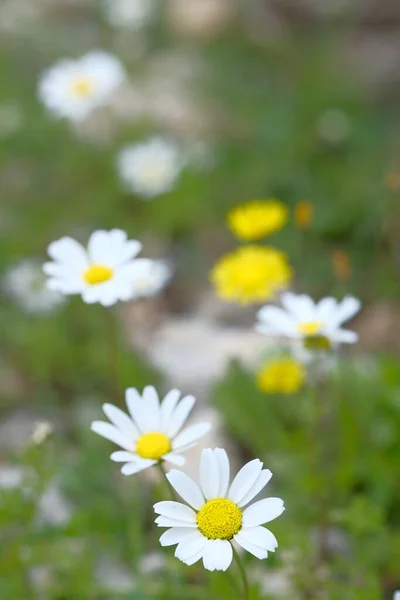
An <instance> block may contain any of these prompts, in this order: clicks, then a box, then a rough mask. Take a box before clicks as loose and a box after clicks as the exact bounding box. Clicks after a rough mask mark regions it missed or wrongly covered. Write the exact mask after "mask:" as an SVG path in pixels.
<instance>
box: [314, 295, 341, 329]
mask: <svg viewBox="0 0 400 600" xmlns="http://www.w3.org/2000/svg"><path fill="white" fill-rule="evenodd" d="M336 310H337V300H336V298H332V297H330V296H329V297H327V298H323V299H322V300H320V301H319V302H318V304H317V321H322V322H323V323H329V322H330V321H331V319H332V316H333V315H334V314H335V313H336Z"/></svg>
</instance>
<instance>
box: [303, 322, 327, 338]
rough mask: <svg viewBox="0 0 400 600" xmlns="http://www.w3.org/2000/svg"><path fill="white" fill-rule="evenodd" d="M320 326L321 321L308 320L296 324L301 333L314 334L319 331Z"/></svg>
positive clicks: (321, 324)
mask: <svg viewBox="0 0 400 600" xmlns="http://www.w3.org/2000/svg"><path fill="white" fill-rule="evenodd" d="M322 326H323V322H322V321H309V322H308V323H300V324H299V325H298V326H297V329H298V330H299V331H300V333H303V334H304V335H307V336H314V335H318V333H319V332H320V331H321V328H322Z"/></svg>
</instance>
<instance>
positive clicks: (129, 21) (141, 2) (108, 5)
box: [104, 0, 156, 31]
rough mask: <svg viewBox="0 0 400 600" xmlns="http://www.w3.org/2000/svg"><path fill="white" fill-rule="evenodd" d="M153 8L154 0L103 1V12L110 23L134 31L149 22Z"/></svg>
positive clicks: (154, 5)
mask: <svg viewBox="0 0 400 600" xmlns="http://www.w3.org/2000/svg"><path fill="white" fill-rule="evenodd" d="M155 8H156V4H155V0H105V1H104V13H105V17H106V18H107V20H108V22H109V23H110V25H112V26H113V27H124V28H125V27H126V28H130V29H133V30H135V31H137V30H139V29H142V27H145V26H146V25H148V24H149V23H150V21H151V18H152V16H153V14H154V12H155Z"/></svg>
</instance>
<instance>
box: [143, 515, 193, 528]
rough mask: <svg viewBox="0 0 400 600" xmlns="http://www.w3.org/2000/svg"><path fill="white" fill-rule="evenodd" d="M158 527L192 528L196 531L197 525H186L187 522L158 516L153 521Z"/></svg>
mask: <svg viewBox="0 0 400 600" xmlns="http://www.w3.org/2000/svg"><path fill="white" fill-rule="evenodd" d="M154 522H155V523H156V524H157V526H158V527H194V528H195V529H197V523H188V522H187V521H179V520H178V519H170V518H169V517H163V516H161V515H160V516H159V517H157V518H156V519H155V521H154Z"/></svg>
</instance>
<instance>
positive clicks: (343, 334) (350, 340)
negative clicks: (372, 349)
mask: <svg viewBox="0 0 400 600" xmlns="http://www.w3.org/2000/svg"><path fill="white" fill-rule="evenodd" d="M328 336H329V338H330V339H332V340H333V341H334V342H338V343H341V344H355V343H356V342H357V341H358V334H357V333H356V332H355V331H350V330H348V329H336V331H334V332H331V333H330V332H328Z"/></svg>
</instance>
